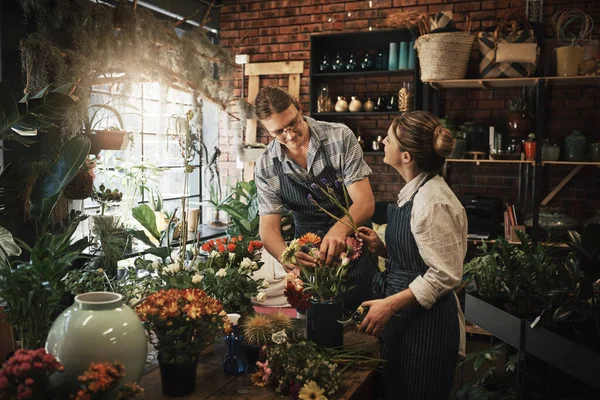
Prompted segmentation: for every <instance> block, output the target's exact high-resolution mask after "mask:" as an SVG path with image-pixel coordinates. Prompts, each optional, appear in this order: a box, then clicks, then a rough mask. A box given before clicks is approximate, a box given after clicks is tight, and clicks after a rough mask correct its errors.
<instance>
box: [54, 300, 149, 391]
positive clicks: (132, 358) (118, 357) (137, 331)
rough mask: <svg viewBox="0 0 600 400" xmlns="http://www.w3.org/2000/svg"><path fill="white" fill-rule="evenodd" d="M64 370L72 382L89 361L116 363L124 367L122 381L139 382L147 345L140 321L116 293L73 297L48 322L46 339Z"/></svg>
mask: <svg viewBox="0 0 600 400" xmlns="http://www.w3.org/2000/svg"><path fill="white" fill-rule="evenodd" d="M46 351H48V352H49V353H52V354H53V355H54V356H55V357H56V358H57V359H58V361H60V362H61V363H62V364H63V365H64V367H65V369H64V374H63V375H62V378H61V379H63V380H66V381H68V382H75V381H76V380H77V376H79V375H81V374H82V373H83V372H84V371H85V370H86V369H87V368H88V367H89V365H90V363H91V362H104V361H109V362H116V361H119V362H120V363H122V364H123V365H124V366H125V378H123V380H122V382H121V383H122V384H124V383H128V382H139V380H140V378H141V376H142V373H143V371H144V366H145V364H146V354H147V351H148V346H147V343H146V334H145V332H144V328H143V326H142V323H141V321H140V319H139V318H138V316H137V315H136V313H135V312H134V311H133V310H132V309H131V308H129V307H128V306H126V305H124V304H123V296H121V295H120V294H117V293H108V292H91V293H85V294H80V295H78V296H76V297H75V303H74V304H73V305H72V306H71V307H69V308H67V309H66V310H65V311H63V312H62V314H60V315H59V317H58V318H57V319H56V321H54V324H52V328H50V334H49V335H48V340H47V341H46Z"/></svg>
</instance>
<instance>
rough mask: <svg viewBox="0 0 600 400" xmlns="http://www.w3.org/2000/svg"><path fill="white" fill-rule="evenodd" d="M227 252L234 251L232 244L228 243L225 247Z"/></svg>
mask: <svg viewBox="0 0 600 400" xmlns="http://www.w3.org/2000/svg"><path fill="white" fill-rule="evenodd" d="M227 251H231V252H233V251H235V244H234V243H229V244H228V245H227Z"/></svg>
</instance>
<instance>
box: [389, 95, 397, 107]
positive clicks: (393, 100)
mask: <svg viewBox="0 0 600 400" xmlns="http://www.w3.org/2000/svg"><path fill="white" fill-rule="evenodd" d="M387 110H388V111H398V96H397V95H395V94H393V95H391V96H390V101H389V102H388V103H387Z"/></svg>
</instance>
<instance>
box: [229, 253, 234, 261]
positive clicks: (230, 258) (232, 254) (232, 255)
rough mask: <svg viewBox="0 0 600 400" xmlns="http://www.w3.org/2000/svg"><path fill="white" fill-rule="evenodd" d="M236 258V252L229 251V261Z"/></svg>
mask: <svg viewBox="0 0 600 400" xmlns="http://www.w3.org/2000/svg"><path fill="white" fill-rule="evenodd" d="M234 260H235V253H229V261H234Z"/></svg>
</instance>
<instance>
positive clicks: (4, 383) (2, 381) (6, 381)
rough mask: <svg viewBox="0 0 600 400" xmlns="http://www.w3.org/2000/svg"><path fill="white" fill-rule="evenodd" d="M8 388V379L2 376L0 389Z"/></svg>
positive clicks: (0, 377)
mask: <svg viewBox="0 0 600 400" xmlns="http://www.w3.org/2000/svg"><path fill="white" fill-rule="evenodd" d="M7 387H8V378H7V377H5V376H0V389H6V388H7Z"/></svg>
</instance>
